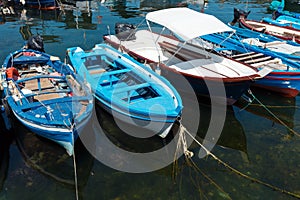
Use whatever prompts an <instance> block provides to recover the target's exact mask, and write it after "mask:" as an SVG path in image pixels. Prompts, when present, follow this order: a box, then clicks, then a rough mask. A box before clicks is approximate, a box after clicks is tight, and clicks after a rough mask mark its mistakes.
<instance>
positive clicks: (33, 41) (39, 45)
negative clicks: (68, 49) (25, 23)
mask: <svg viewBox="0 0 300 200" xmlns="http://www.w3.org/2000/svg"><path fill="white" fill-rule="evenodd" d="M27 48H28V49H33V50H37V51H41V52H45V50H44V41H43V38H42V37H41V36H40V35H33V36H30V37H29V39H28V41H27Z"/></svg>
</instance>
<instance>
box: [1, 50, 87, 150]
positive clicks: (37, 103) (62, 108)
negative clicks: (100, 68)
mask: <svg viewBox="0 0 300 200" xmlns="http://www.w3.org/2000/svg"><path fill="white" fill-rule="evenodd" d="M12 69H14V70H13V72H14V73H13V75H16V76H17V75H19V77H12V76H11V74H10V72H11V71H10V70H12ZM71 69H72V68H71V67H69V66H68V65H65V64H63V63H62V62H61V61H60V60H59V58H57V57H54V56H50V55H49V54H46V53H43V52H40V51H36V50H32V49H20V50H17V51H15V52H13V53H11V54H9V55H8V56H7V57H6V59H5V60H4V63H3V67H2V72H1V83H2V87H3V90H4V102H5V106H6V109H10V110H11V112H12V113H13V114H14V116H15V118H16V119H17V120H18V121H19V122H21V123H22V124H24V125H25V127H27V128H28V129H29V130H31V131H32V132H34V133H36V134H37V135H39V136H42V137H44V138H47V139H50V140H52V141H55V142H56V143H58V144H60V145H61V146H63V147H64V148H65V149H66V151H67V153H68V154H69V155H72V154H73V146H74V142H75V140H76V139H77V137H78V134H79V132H80V130H81V129H82V128H83V127H84V126H85V124H86V123H87V122H88V120H89V118H90V116H91V114H92V111H93V96H92V94H91V93H90V90H89V89H88V88H87V86H85V85H84V84H83V81H82V80H80V78H79V77H78V76H77V75H76V74H74V72H73V71H72V70H71Z"/></svg>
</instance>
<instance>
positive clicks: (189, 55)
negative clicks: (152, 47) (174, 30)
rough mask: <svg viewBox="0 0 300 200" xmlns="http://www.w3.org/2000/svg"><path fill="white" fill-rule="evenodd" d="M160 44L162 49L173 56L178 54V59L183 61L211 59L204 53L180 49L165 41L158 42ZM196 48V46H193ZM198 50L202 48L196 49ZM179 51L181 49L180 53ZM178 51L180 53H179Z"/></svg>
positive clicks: (184, 48)
mask: <svg viewBox="0 0 300 200" xmlns="http://www.w3.org/2000/svg"><path fill="white" fill-rule="evenodd" d="M158 44H159V45H160V47H161V49H163V50H166V51H168V52H170V53H172V54H175V52H176V55H177V56H176V55H175V56H176V57H177V58H179V59H181V60H186V61H187V60H191V59H208V58H210V57H209V56H208V55H204V54H202V53H199V52H196V51H193V50H192V49H188V48H186V47H184V46H183V47H180V46H177V45H175V44H172V43H169V42H166V41H163V42H158ZM193 47H194V46H193ZM196 48H200V47H196ZM178 49H180V50H179V51H178ZM177 51H178V52H177Z"/></svg>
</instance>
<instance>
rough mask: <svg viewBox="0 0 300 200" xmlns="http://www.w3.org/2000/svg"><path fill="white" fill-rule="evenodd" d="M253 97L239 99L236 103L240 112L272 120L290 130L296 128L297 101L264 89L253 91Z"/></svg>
mask: <svg viewBox="0 0 300 200" xmlns="http://www.w3.org/2000/svg"><path fill="white" fill-rule="evenodd" d="M251 90H252V95H251V94H250V95H249V94H248V95H247V96H246V98H241V99H239V101H238V102H236V104H235V106H237V107H238V108H239V109H240V111H242V110H246V111H247V112H249V113H252V114H255V115H257V116H260V117H263V118H265V119H268V120H271V121H272V122H273V123H276V124H280V125H283V126H285V127H288V128H289V129H293V128H294V120H295V119H294V116H295V112H296V99H295V98H287V97H282V96H278V95H276V94H274V93H271V92H266V91H265V90H262V89H257V88H255V89H253V88H252V89H251ZM249 100H250V101H251V102H249Z"/></svg>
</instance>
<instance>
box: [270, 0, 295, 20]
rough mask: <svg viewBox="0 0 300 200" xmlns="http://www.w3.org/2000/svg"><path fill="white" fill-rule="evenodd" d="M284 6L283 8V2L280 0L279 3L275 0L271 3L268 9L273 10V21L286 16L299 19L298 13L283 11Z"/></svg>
mask: <svg viewBox="0 0 300 200" xmlns="http://www.w3.org/2000/svg"><path fill="white" fill-rule="evenodd" d="M284 6H285V1H284V0H281V1H280V2H279V1H276V0H275V1H272V2H271V4H270V9H271V10H274V13H273V18H274V19H277V18H278V17H279V16H288V17H292V18H297V19H300V13H297V12H290V11H287V10H284Z"/></svg>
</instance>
